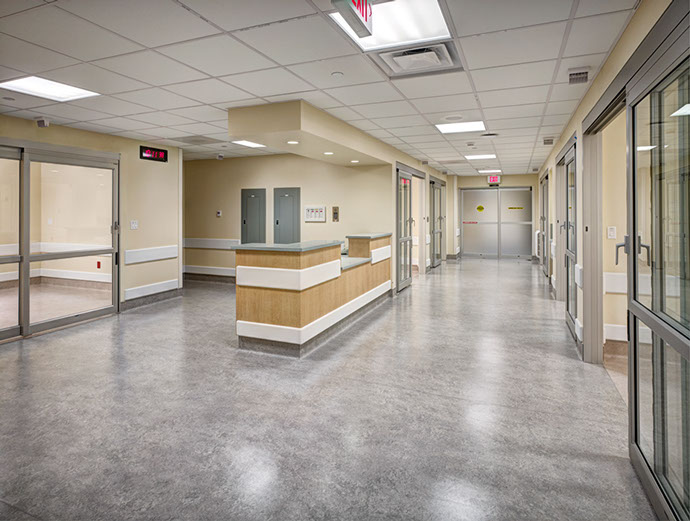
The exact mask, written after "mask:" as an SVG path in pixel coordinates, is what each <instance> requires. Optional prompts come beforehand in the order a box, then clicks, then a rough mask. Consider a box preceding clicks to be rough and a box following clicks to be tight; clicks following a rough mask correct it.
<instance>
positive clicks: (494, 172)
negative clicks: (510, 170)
mask: <svg viewBox="0 0 690 521" xmlns="http://www.w3.org/2000/svg"><path fill="white" fill-rule="evenodd" d="M477 172H479V173H480V174H500V173H501V171H500V170H477Z"/></svg>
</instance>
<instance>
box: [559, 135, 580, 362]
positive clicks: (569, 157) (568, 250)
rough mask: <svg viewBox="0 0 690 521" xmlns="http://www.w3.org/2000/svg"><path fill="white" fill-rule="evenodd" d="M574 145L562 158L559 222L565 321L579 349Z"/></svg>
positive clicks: (575, 159) (575, 161) (576, 183)
mask: <svg viewBox="0 0 690 521" xmlns="http://www.w3.org/2000/svg"><path fill="white" fill-rule="evenodd" d="M576 147H577V145H576V144H575V143H573V145H572V146H571V147H570V148H569V149H568V151H567V152H566V153H565V155H564V156H563V159H562V164H563V174H564V178H563V179H564V183H563V188H564V189H565V193H564V195H565V199H564V202H565V205H564V208H563V210H564V212H563V218H564V219H563V224H561V229H564V230H565V241H564V246H565V248H564V250H563V251H564V259H563V265H564V268H565V271H564V272H563V273H564V275H565V277H564V278H565V321H566V323H567V324H568V327H569V328H570V332H571V333H572V334H573V337H574V338H575V341H576V343H577V345H578V350H580V351H581V346H580V342H579V341H578V338H577V334H576V331H575V321H576V320H577V307H578V306H577V302H578V298H577V287H578V286H577V282H575V276H576V275H575V274H576V272H577V268H576V266H577V246H578V245H577V215H578V212H577V189H578V182H577V158H576V156H577V154H576ZM569 165H573V167H572V168H573V179H574V185H573V190H574V191H575V194H574V196H573V208H572V210H573V212H572V213H573V220H572V222H573V224H572V227H573V228H574V233H573V243H572V244H568V243H569V237H570V227H571V223H570V219H569V218H568V210H569V208H568V199H569V192H570V186H569V180H568V166H569ZM568 261H570V262H571V263H572V265H573V280H572V281H571V280H570V271H569V270H568ZM571 289H574V291H575V313H574V314H572V313H570V312H569V311H568V306H569V304H570V291H571ZM580 356H582V352H580Z"/></svg>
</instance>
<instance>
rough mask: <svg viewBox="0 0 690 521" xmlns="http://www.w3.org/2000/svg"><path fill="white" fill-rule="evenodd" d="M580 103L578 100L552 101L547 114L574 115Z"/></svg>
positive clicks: (547, 108)
mask: <svg viewBox="0 0 690 521" xmlns="http://www.w3.org/2000/svg"><path fill="white" fill-rule="evenodd" d="M577 105H578V101H577V100H571V101H552V102H551V103H549V105H548V106H547V107H546V114H547V115H554V114H572V113H573V112H575V109H576V108H577Z"/></svg>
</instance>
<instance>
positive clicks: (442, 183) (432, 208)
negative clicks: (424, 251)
mask: <svg viewBox="0 0 690 521" xmlns="http://www.w3.org/2000/svg"><path fill="white" fill-rule="evenodd" d="M436 185H438V188H437V187H436ZM429 186H430V190H429V209H430V212H429V216H430V218H431V219H430V220H431V229H430V230H429V231H430V232H431V245H430V246H431V251H430V254H431V267H432V268H438V267H439V266H440V265H441V264H442V263H443V238H444V233H443V230H444V227H445V223H446V216H445V215H443V208H444V204H443V200H444V198H445V193H446V182H445V181H442V180H441V179H438V178H436V177H433V176H430V177H429ZM435 190H438V191H439V208H438V215H436V212H435V210H436V208H435V205H434V192H435ZM436 221H439V227H438V230H437V231H436V230H435V229H434V223H435V222H436ZM434 235H440V237H439V243H438V245H439V248H440V250H439V251H438V252H436V251H435V248H434ZM435 253H438V262H436V260H435V257H436V255H435Z"/></svg>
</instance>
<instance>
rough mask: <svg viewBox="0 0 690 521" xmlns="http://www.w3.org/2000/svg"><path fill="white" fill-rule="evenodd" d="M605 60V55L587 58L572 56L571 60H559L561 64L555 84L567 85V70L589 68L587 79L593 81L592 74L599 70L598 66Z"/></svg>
mask: <svg viewBox="0 0 690 521" xmlns="http://www.w3.org/2000/svg"><path fill="white" fill-rule="evenodd" d="M604 58H606V53H600V54H589V55H587V56H574V57H571V58H563V59H561V64H560V66H559V67H558V73H557V74H556V83H568V70H569V69H576V68H582V67H589V79H590V81H591V80H592V79H593V77H594V74H595V73H596V72H597V70H598V69H599V66H600V65H601V64H602V62H603V61H604Z"/></svg>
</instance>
